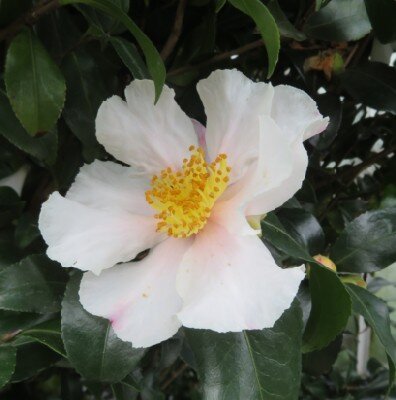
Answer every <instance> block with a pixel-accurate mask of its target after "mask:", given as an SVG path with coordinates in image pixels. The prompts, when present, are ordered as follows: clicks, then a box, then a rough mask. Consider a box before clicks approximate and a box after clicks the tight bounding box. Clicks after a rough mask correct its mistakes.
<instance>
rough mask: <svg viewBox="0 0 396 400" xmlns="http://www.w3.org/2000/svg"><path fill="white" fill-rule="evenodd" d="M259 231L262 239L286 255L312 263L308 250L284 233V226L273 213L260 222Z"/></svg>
mask: <svg viewBox="0 0 396 400" xmlns="http://www.w3.org/2000/svg"><path fill="white" fill-rule="evenodd" d="M261 231H262V233H263V239H265V240H267V241H268V242H270V243H271V244H272V245H273V246H275V247H276V248H277V249H279V250H281V251H283V252H284V253H286V254H287V255H289V256H291V257H295V258H298V259H302V260H305V261H312V257H311V256H310V254H309V252H308V250H307V249H306V248H305V247H304V245H302V244H301V243H299V242H298V241H297V240H296V239H294V238H293V237H292V236H290V235H289V233H287V232H286V230H285V228H284V226H283V225H282V224H281V222H280V221H279V219H278V217H277V216H276V215H275V214H274V213H270V214H268V215H267V216H266V217H265V218H264V219H263V220H262V221H261Z"/></svg>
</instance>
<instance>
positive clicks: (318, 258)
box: [306, 254, 337, 277]
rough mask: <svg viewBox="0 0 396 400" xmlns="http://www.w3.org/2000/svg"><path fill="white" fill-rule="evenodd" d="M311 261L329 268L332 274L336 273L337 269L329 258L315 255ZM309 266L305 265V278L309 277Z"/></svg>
mask: <svg viewBox="0 0 396 400" xmlns="http://www.w3.org/2000/svg"><path fill="white" fill-rule="evenodd" d="M313 259H314V260H315V261H316V262H318V263H319V264H321V265H323V266H324V267H326V268H329V269H331V270H333V271H334V272H337V267H336V265H335V264H334V263H333V261H331V260H330V258H329V257H326V256H323V255H322V254H317V255H316V256H314V257H313ZM310 269H311V266H310V265H309V264H307V268H306V271H307V277H309V272H310Z"/></svg>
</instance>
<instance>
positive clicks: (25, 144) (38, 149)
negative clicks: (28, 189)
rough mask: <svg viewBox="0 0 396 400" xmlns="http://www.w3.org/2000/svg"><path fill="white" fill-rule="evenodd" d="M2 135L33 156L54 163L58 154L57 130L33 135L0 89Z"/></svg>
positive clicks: (0, 128) (0, 132) (0, 125)
mask: <svg viewBox="0 0 396 400" xmlns="http://www.w3.org/2000/svg"><path fill="white" fill-rule="evenodd" d="M0 135H2V136H3V137H4V138H6V139H7V140H8V141H9V142H10V143H12V144H13V145H14V146H16V147H17V148H18V149H20V150H22V151H24V152H25V153H28V154H30V155H32V156H33V157H35V158H37V159H39V160H41V161H44V162H46V163H48V164H53V163H54V162H55V160H56V156H57V147H58V137H57V134H56V131H52V132H49V133H47V134H46V135H44V136H41V137H34V138H33V137H31V136H30V135H29V134H28V133H27V132H26V131H25V129H24V128H23V127H22V125H21V123H20V122H19V121H18V119H17V117H16V116H15V114H14V112H13V111H12V108H11V105H10V103H9V101H8V99H7V96H6V95H5V94H4V93H3V92H2V91H1V90H0Z"/></svg>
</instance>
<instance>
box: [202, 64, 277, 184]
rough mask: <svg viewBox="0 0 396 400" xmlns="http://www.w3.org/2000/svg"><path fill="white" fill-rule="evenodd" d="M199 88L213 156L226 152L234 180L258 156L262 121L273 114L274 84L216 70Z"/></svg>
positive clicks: (228, 71) (209, 145) (208, 143)
mask: <svg viewBox="0 0 396 400" xmlns="http://www.w3.org/2000/svg"><path fill="white" fill-rule="evenodd" d="M197 90H198V93H199V96H200V97H201V100H202V102H203V104H204V106H205V112H206V115H207V124H206V143H207V146H208V154H209V159H211V160H212V159H214V158H215V157H216V156H217V155H218V154H219V153H226V154H227V155H228V159H229V164H230V166H231V167H232V168H233V170H232V171H231V181H235V180H237V179H238V178H239V177H240V176H242V175H243V173H244V172H245V169H246V166H247V165H248V164H249V162H250V161H251V160H252V159H254V158H255V157H256V156H257V152H258V148H257V146H258V143H259V122H258V120H259V116H261V115H269V113H270V110H271V102H272V97H273V87H272V86H271V85H269V84H266V83H264V82H253V81H251V80H250V79H248V78H247V77H246V76H245V75H243V74H242V72H239V71H237V70H235V69H234V70H217V71H215V72H212V74H210V76H209V77H208V78H207V79H204V80H201V81H200V82H199V83H198V85H197Z"/></svg>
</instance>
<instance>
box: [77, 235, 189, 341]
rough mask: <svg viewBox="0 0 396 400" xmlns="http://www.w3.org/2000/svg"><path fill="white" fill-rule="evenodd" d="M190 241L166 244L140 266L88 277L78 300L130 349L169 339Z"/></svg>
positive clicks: (175, 325)
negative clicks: (181, 267) (179, 275)
mask: <svg viewBox="0 0 396 400" xmlns="http://www.w3.org/2000/svg"><path fill="white" fill-rule="evenodd" d="M189 245H190V240H189V239H186V240H180V239H173V238H170V239H167V240H165V241H164V242H162V243H161V244H159V245H158V246H156V247H154V249H152V250H151V252H150V253H149V254H148V256H147V257H146V258H144V259H143V260H142V261H138V262H133V263H127V264H123V265H117V266H116V267H114V268H111V269H109V270H106V271H104V272H103V273H102V274H101V275H100V276H95V275H93V274H92V273H86V274H85V275H84V276H83V279H82V281H81V286H80V301H81V304H82V305H83V307H84V308H85V309H86V310H87V311H89V312H90V313H92V314H94V315H98V316H101V317H104V318H107V319H109V320H110V321H111V322H112V326H113V329H114V332H115V333H116V335H117V336H119V337H120V338H121V339H122V340H125V341H128V342H132V345H133V346H134V347H149V346H152V345H154V344H157V343H159V342H161V341H163V340H166V339H168V338H170V337H171V336H173V335H174V334H175V333H176V332H177V331H178V329H179V328H180V326H181V323H180V321H179V320H178V318H177V316H176V314H177V313H178V312H179V311H180V309H181V306H182V302H181V299H180V296H179V295H178V294H177V292H176V287H175V282H176V273H177V269H178V266H179V264H180V260H181V258H182V257H183V254H184V252H185V251H186V249H187V248H188V246H189Z"/></svg>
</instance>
